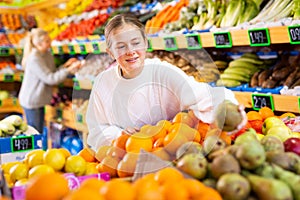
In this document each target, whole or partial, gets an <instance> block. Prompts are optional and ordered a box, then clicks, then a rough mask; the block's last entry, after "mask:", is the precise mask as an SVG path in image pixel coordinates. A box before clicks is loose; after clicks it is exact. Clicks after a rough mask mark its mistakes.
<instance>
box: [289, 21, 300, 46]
mask: <svg viewBox="0 0 300 200" xmlns="http://www.w3.org/2000/svg"><path fill="white" fill-rule="evenodd" d="M288 31H289V38H290V43H291V44H300V26H299V25H297V26H288Z"/></svg>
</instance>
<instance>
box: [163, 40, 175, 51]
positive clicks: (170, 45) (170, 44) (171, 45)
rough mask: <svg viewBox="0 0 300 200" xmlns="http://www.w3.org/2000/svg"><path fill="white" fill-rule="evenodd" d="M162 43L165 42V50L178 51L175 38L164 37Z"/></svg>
mask: <svg viewBox="0 0 300 200" xmlns="http://www.w3.org/2000/svg"><path fill="white" fill-rule="evenodd" d="M164 42H165V50H167V51H168V50H169V51H172V50H177V49H178V46H177V42H176V38H175V37H165V38H164Z"/></svg>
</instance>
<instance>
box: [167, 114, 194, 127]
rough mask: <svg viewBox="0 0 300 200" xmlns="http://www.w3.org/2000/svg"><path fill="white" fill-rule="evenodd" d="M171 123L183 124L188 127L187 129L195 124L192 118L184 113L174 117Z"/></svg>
mask: <svg viewBox="0 0 300 200" xmlns="http://www.w3.org/2000/svg"><path fill="white" fill-rule="evenodd" d="M172 122H173V123H183V124H186V125H188V126H189V127H194V126H195V124H196V122H195V121H194V119H193V118H192V116H190V115H189V114H188V113H186V112H179V113H177V114H176V115H175V117H174V118H173V120H172Z"/></svg>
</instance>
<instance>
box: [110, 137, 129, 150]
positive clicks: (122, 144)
mask: <svg viewBox="0 0 300 200" xmlns="http://www.w3.org/2000/svg"><path fill="white" fill-rule="evenodd" d="M129 137H130V135H128V134H122V135H120V136H119V137H118V138H117V139H115V141H114V143H113V146H114V147H118V148H120V149H124V150H125V145H126V141H127V139H128V138H129Z"/></svg>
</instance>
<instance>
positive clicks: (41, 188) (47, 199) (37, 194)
mask: <svg viewBox="0 0 300 200" xmlns="http://www.w3.org/2000/svg"><path fill="white" fill-rule="evenodd" d="M69 192H70V189H69V186H68V181H67V179H65V178H64V176H63V175H61V174H58V173H54V174H52V173H51V174H43V175H41V176H36V177H34V178H32V179H31V180H29V181H28V184H27V189H26V191H25V197H26V200H41V199H43V200H57V199H62V198H63V197H64V196H66V195H67V194H68V193H69Z"/></svg>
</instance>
